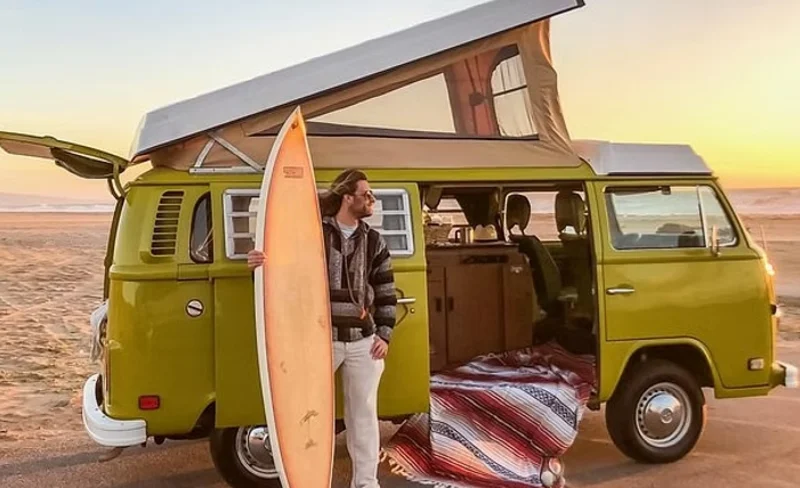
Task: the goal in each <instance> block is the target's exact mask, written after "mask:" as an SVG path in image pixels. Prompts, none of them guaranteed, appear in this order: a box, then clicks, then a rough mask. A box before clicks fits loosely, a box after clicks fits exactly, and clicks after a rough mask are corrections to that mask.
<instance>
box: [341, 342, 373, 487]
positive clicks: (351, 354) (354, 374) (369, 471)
mask: <svg viewBox="0 0 800 488" xmlns="http://www.w3.org/2000/svg"><path fill="white" fill-rule="evenodd" d="M374 341H375V338H374V336H372V337H367V338H364V339H362V340H360V341H356V342H339V341H334V343H333V370H334V372H335V371H336V370H338V369H339V367H340V366H342V367H343V369H342V388H343V390H344V423H345V435H346V436H347V451H348V453H349V454H350V460H351V461H352V465H353V477H352V481H351V482H350V488H378V487H379V485H378V455H379V452H380V431H379V428H378V384H379V383H380V379H381V375H382V374H383V367H384V364H383V359H380V360H375V359H373V358H372V354H370V349H372V344H373V342H374Z"/></svg>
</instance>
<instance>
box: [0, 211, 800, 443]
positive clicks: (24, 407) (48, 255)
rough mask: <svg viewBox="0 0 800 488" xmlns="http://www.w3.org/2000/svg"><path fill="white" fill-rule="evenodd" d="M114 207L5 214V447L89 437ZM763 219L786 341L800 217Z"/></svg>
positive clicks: (795, 329)
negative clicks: (86, 404) (95, 318)
mask: <svg viewBox="0 0 800 488" xmlns="http://www.w3.org/2000/svg"><path fill="white" fill-rule="evenodd" d="M110 219H111V217H110V215H108V214H34V213H28V214H10V213H0V448H2V447H9V446H12V445H17V446H21V445H29V444H31V443H35V442H38V441H41V440H46V439H51V438H54V437H59V438H62V439H63V438H65V437H72V436H85V434H84V433H83V427H82V423H81V409H80V400H81V387H82V385H83V382H84V381H85V379H86V378H87V377H88V376H89V375H91V374H92V373H94V372H96V371H98V370H99V365H97V364H95V363H92V362H91V361H90V359H89V350H90V326H89V320H88V318H89V314H90V313H91V312H92V310H94V308H95V307H97V306H98V305H99V304H100V303H101V300H102V291H103V259H104V255H105V250H106V239H107V235H108V228H109V224H110ZM745 221H746V222H747V225H748V226H750V227H751V231H752V233H753V235H754V236H756V237H757V238H759V239H760V226H763V228H764V231H765V233H766V235H767V236H768V242H767V248H768V250H769V252H770V255H771V259H772V260H773V264H774V265H775V267H776V269H777V284H778V292H779V294H780V296H781V302H782V303H783V304H784V305H786V306H787V308H786V317H785V319H784V321H783V326H782V330H781V340H797V339H800V255H798V253H796V252H795V251H794V249H796V248H797V241H798V240H800V216H798V217H761V216H759V217H757V218H756V217H751V218H745Z"/></svg>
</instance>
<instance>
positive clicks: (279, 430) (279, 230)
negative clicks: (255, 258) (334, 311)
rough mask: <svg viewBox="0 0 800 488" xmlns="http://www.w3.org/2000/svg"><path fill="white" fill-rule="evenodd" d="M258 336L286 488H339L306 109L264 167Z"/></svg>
mask: <svg viewBox="0 0 800 488" xmlns="http://www.w3.org/2000/svg"><path fill="white" fill-rule="evenodd" d="M255 234H256V235H255V249H258V250H260V251H262V252H264V253H265V255H266V257H265V263H264V266H260V267H258V268H256V270H255V307H256V321H255V323H256V336H257V347H258V359H259V374H260V380H261V393H262V397H263V400H264V412H265V415H266V418H267V424H268V428H269V434H270V447H271V449H272V455H273V458H274V460H275V466H276V468H277V471H278V473H279V475H280V479H281V483H282V485H283V487H284V488H316V487H319V488H323V487H324V488H329V487H330V484H331V476H332V471H333V453H334V442H335V440H334V408H335V403H334V395H335V393H334V377H333V357H332V355H333V350H332V342H331V311H330V297H329V292H328V277H327V270H326V265H325V248H324V243H323V235H322V221H321V218H320V209H319V199H318V197H317V188H316V181H315V178H314V171H313V165H312V162H311V154H310V152H309V149H308V141H307V138H306V126H305V121H304V120H303V116H302V113H301V111H300V108H299V107H298V108H297V109H295V110H294V112H293V113H292V114H291V115H290V116H289V118H288V119H287V120H286V122H285V123H284V124H283V127H282V128H281V131H280V132H279V133H278V137H277V139H276V140H275V143H274V145H273V146H272V150H271V152H270V155H269V159H268V161H267V165H266V167H265V170H264V179H263V181H262V184H261V192H260V196H259V205H258V211H257V216H256V233H255Z"/></svg>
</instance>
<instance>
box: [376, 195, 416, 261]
mask: <svg viewBox="0 0 800 488" xmlns="http://www.w3.org/2000/svg"><path fill="white" fill-rule="evenodd" d="M373 191H374V193H375V198H376V201H375V208H374V212H373V215H372V217H370V218H368V219H365V220H366V221H367V223H368V224H369V225H370V226H371V227H373V228H374V229H375V230H377V231H378V232H380V233H381V235H383V239H384V240H385V241H386V245H387V246H388V247H389V252H390V254H392V255H393V256H410V255H412V254H414V234H413V231H412V230H411V229H412V227H413V226H412V225H411V208H410V205H409V198H408V192H406V191H405V190H401V189H397V190H395V189H375V190H373Z"/></svg>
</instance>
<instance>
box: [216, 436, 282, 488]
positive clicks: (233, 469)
mask: <svg viewBox="0 0 800 488" xmlns="http://www.w3.org/2000/svg"><path fill="white" fill-rule="evenodd" d="M248 431H249V428H247V427H240V428H231V429H214V431H212V433H211V435H210V437H209V449H210V451H211V459H212V461H213V462H214V466H215V467H216V468H217V472H218V473H219V474H220V476H222V478H223V479H224V480H225V482H227V483H228V485H230V486H232V487H233V488H281V481H280V479H279V478H278V475H277V472H275V473H274V474H272V473H266V472H262V475H261V476H259V475H257V474H256V473H257V472H259V471H260V470H261V468H262V465H255V464H252V463H251V464H250V467H249V468H248V466H246V465H245V461H244V458H245V457H247V456H246V455H245V454H244V452H245V451H243V450H242V447H241V446H240V447H237V444H238V443H239V442H241V441H242V436H246V435H247V434H246V433H247V432H248ZM270 475H271V476H274V477H269V476H270Z"/></svg>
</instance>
